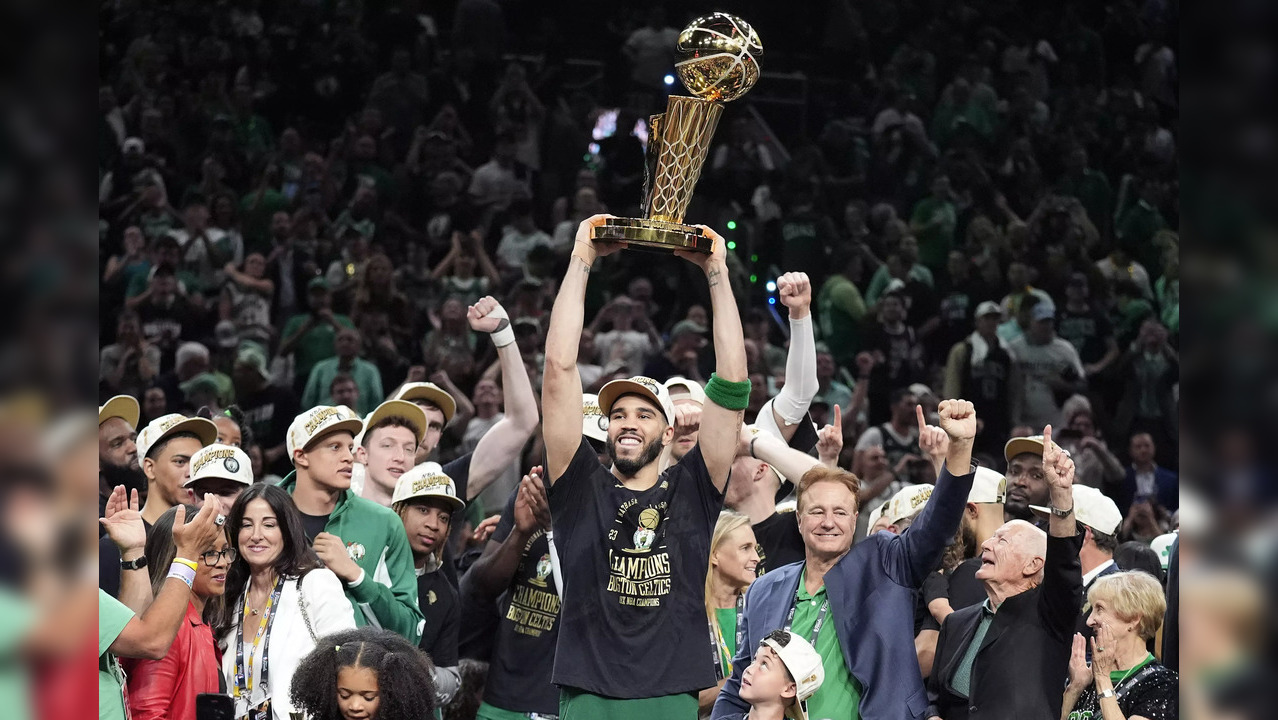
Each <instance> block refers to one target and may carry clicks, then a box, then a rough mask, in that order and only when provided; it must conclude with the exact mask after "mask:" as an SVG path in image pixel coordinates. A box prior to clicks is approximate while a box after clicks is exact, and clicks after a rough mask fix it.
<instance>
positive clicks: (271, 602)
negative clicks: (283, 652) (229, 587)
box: [235, 575, 284, 700]
mask: <svg viewBox="0 0 1278 720" xmlns="http://www.w3.org/2000/svg"><path fill="white" fill-rule="evenodd" d="M283 589H284V576H282V575H281V576H280V577H278V578H276V579H275V589H273V590H272V591H271V596H270V597H269V598H268V599H267V600H266V608H265V609H263V610H262V619H261V621H260V622H258V624H257V634H256V635H254V636H253V649H252V650H251V651H250V652H249V663H248V664H245V662H244V615H245V614H246V613H244V612H243V611H241V613H240V622H239V629H238V630H237V631H236V637H235V640H236V642H235V697H237V698H238V697H240V696H241V695H243V696H244V698H245V699H246V700H247V699H249V698H250V697H251V696H252V694H253V668H252V667H251V665H252V662H253V658H258V659H259V660H260V661H261V665H262V682H261V686H262V687H269V685H268V683H267V678H268V677H269V676H270V672H271V665H270V656H269V655H267V654H266V652H267V648H268V646H269V645H270V642H271V628H272V627H274V625H275V616H276V615H277V614H278V613H277V611H278V609H279V603H280V593H281V591H283ZM244 609H245V610H247V609H248V591H245V592H244ZM259 644H260V645H261V650H260V651H259V649H258V646H259Z"/></svg>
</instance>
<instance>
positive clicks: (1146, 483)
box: [1114, 433, 1180, 517]
mask: <svg viewBox="0 0 1278 720" xmlns="http://www.w3.org/2000/svg"><path fill="white" fill-rule="evenodd" d="M1128 450H1129V453H1130V455H1131V458H1132V462H1131V464H1130V465H1128V466H1127V474H1126V476H1124V478H1123V487H1122V488H1121V489H1120V491H1119V492H1118V497H1116V498H1114V499H1115V500H1117V501H1118V509H1119V510H1121V511H1122V513H1123V516H1124V517H1126V515H1127V513H1128V511H1129V510H1131V507H1132V502H1134V501H1135V500H1136V498H1138V497H1151V498H1153V499H1154V500H1157V501H1158V504H1159V505H1162V506H1163V507H1164V508H1166V509H1167V512H1176V509H1177V508H1179V507H1180V476H1178V475H1177V474H1176V473H1175V472H1174V471H1172V470H1168V469H1167V468H1165V467H1160V466H1159V465H1158V463H1156V462H1154V454H1155V451H1156V450H1157V448H1155V447H1154V438H1153V436H1152V435H1150V434H1149V433H1136V434H1135V435H1133V436H1132V439H1131V444H1130V445H1129V447H1128Z"/></svg>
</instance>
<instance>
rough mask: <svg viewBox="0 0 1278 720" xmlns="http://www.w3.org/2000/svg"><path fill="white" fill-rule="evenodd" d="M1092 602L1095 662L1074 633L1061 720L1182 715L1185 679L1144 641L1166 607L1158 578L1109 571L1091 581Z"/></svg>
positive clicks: (1172, 719)
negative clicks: (1160, 660)
mask: <svg viewBox="0 0 1278 720" xmlns="http://www.w3.org/2000/svg"><path fill="white" fill-rule="evenodd" d="M1087 604H1088V605H1089V606H1090V607H1091V610H1092V614H1091V617H1090V618H1088V620H1087V624H1088V625H1089V626H1091V628H1092V629H1093V630H1095V632H1096V637H1094V638H1093V639H1092V664H1091V666H1090V667H1089V666H1088V664H1087V658H1086V646H1085V645H1084V641H1083V636H1082V635H1078V634H1075V635H1074V650H1073V655H1072V656H1071V657H1070V662H1069V686H1068V687H1067V688H1065V697H1064V699H1063V702H1062V703H1061V708H1062V710H1061V720H1085V719H1087V718H1104V720H1122V719H1124V718H1147V719H1148V720H1176V718H1178V717H1180V705H1179V696H1180V680H1179V678H1178V677H1177V675H1176V673H1175V672H1173V671H1171V670H1169V669H1167V668H1166V667H1163V666H1162V665H1160V664H1159V663H1158V661H1157V660H1155V659H1154V656H1153V655H1151V654H1150V653H1149V651H1148V650H1147V649H1146V645H1145V643H1146V642H1147V641H1148V640H1149V639H1150V638H1152V637H1154V634H1155V633H1157V632H1158V627H1159V625H1161V624H1162V622H1163V615H1164V613H1165V612H1166V610H1167V601H1166V599H1165V598H1164V597H1163V588H1162V586H1161V585H1159V584H1158V581H1157V580H1155V579H1154V578H1153V577H1151V576H1150V575H1148V574H1146V573H1143V572H1139V571H1135V572H1121V573H1114V574H1112V575H1106V576H1104V577H1101V578H1099V579H1097V580H1096V582H1095V583H1093V584H1092V589H1091V590H1090V591H1089V592H1088V593H1087Z"/></svg>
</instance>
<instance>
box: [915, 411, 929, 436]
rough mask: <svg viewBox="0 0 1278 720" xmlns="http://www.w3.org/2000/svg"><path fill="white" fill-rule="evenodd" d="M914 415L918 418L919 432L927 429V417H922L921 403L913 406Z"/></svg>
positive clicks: (921, 432)
mask: <svg viewBox="0 0 1278 720" xmlns="http://www.w3.org/2000/svg"><path fill="white" fill-rule="evenodd" d="M914 416H915V417H917V418H918V420H919V434H920V435H922V434H923V431H924V430H926V429H927V418H925V417H923V406H922V405H915V406H914Z"/></svg>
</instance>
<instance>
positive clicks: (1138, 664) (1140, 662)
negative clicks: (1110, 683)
mask: <svg viewBox="0 0 1278 720" xmlns="http://www.w3.org/2000/svg"><path fill="white" fill-rule="evenodd" d="M1148 659H1149V654H1148V653H1146V654H1145V657H1143V658H1141V659H1140V660H1137V661H1136V664H1135V665H1133V666H1131V667H1130V668H1128V669H1127V672H1125V673H1123V676H1122V677H1121V678H1119V679H1118V682H1116V683H1114V687H1118V686H1119V685H1122V684H1123V683H1124V682H1127V678H1129V677H1131V675H1132V673H1134V672H1136V670H1137V669H1139V668H1141V667H1144V665H1145V661H1146V660H1148Z"/></svg>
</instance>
